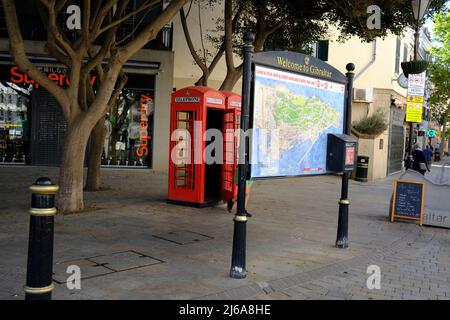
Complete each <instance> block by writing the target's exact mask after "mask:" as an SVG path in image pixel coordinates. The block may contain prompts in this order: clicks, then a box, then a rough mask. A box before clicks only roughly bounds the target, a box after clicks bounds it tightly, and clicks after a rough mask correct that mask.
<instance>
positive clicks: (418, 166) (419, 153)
mask: <svg viewBox="0 0 450 320" xmlns="http://www.w3.org/2000/svg"><path fill="white" fill-rule="evenodd" d="M413 160H414V161H413V170H415V171H417V172H420V173H421V174H423V175H425V172H426V171H427V170H428V171H430V170H429V168H428V165H427V160H426V158H425V153H424V152H423V150H422V149H421V148H420V147H419V146H418V145H417V144H416V145H414V146H413Z"/></svg>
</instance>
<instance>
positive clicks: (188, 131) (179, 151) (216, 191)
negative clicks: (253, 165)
mask: <svg viewBox="0 0 450 320" xmlns="http://www.w3.org/2000/svg"><path fill="white" fill-rule="evenodd" d="M239 104H240V97H239V96H238V95H235V94H232V93H223V92H220V91H217V90H214V89H210V88H207V87H200V86H198V87H187V88H183V89H180V90H178V91H176V92H174V93H172V99H171V113H170V142H169V181H168V197H167V198H168V199H167V201H168V202H169V203H176V204H184V205H190V206H197V207H204V206H208V205H214V204H216V203H217V202H218V201H220V200H228V199H231V198H232V197H233V195H234V192H236V191H235V189H236V188H235V186H234V174H235V170H236V169H235V167H236V164H235V163H236V155H237V151H236V147H237V145H236V139H235V138H234V131H233V130H229V129H233V128H236V123H237V118H238V114H240V107H238V105H239ZM208 129H217V130H220V131H221V132H222V137H223V146H222V150H215V151H214V152H216V151H221V152H223V156H222V161H219V162H220V163H211V164H210V163H206V161H205V159H204V154H205V149H206V148H207V146H208V145H209V144H210V143H212V142H213V141H206V139H204V136H205V133H206V131H207V130H208Z"/></svg>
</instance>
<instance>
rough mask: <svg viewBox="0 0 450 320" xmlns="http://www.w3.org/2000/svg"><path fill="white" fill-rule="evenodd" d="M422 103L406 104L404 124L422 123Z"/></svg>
mask: <svg viewBox="0 0 450 320" xmlns="http://www.w3.org/2000/svg"><path fill="white" fill-rule="evenodd" d="M422 108H423V103H422V102H409V101H408V102H407V103H406V122H417V123H420V122H422Z"/></svg>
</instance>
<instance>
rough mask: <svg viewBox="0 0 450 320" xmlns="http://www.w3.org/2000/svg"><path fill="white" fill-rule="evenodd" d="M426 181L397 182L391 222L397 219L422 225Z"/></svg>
mask: <svg viewBox="0 0 450 320" xmlns="http://www.w3.org/2000/svg"><path fill="white" fill-rule="evenodd" d="M424 196H425V182H424V181H409V180H395V182H394V196H393V203H392V212H391V222H394V219H395V218H401V219H409V220H417V221H419V222H420V225H422V222H423V205H424V201H423V200H424Z"/></svg>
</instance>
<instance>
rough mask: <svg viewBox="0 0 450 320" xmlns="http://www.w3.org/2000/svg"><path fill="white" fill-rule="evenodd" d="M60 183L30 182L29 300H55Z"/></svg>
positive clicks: (40, 179)
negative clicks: (54, 237) (53, 280)
mask: <svg viewBox="0 0 450 320" xmlns="http://www.w3.org/2000/svg"><path fill="white" fill-rule="evenodd" d="M58 189H59V187H58V186H57V185H54V184H52V182H51V180H50V179H49V178H39V179H37V180H36V182H35V183H34V184H33V185H32V186H30V190H31V209H30V235H29V241H28V262H27V280H26V285H25V287H24V291H25V300H51V298H52V290H53V288H54V287H53V282H52V273H53V226H54V216H55V214H56V208H55V194H56V193H57V192H58Z"/></svg>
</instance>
